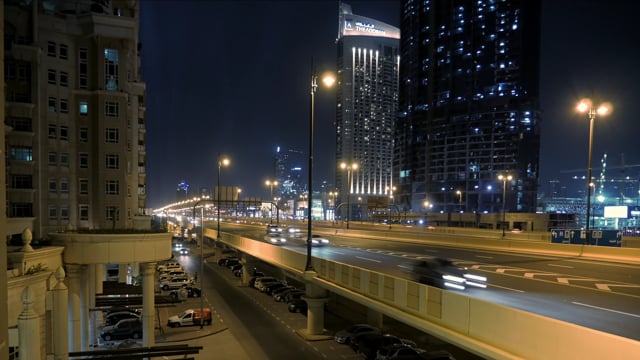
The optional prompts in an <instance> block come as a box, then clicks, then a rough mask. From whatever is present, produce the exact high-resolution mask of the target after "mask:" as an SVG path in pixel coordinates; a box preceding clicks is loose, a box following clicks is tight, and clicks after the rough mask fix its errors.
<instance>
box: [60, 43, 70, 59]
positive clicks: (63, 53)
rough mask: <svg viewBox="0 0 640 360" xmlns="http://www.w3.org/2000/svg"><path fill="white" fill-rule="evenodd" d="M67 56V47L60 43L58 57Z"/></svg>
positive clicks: (65, 57) (66, 57)
mask: <svg viewBox="0 0 640 360" xmlns="http://www.w3.org/2000/svg"><path fill="white" fill-rule="evenodd" d="M68 58H69V47H68V46H67V45H65V44H60V59H62V60H67V59H68Z"/></svg>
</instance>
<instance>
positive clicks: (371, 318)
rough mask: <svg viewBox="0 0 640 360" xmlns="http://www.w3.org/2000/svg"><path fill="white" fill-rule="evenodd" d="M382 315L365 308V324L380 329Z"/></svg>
mask: <svg viewBox="0 0 640 360" xmlns="http://www.w3.org/2000/svg"><path fill="white" fill-rule="evenodd" d="M382 319H383V315H382V313H381V312H379V311H375V310H373V309H370V308H367V324H369V325H372V326H375V327H377V328H380V329H382Z"/></svg>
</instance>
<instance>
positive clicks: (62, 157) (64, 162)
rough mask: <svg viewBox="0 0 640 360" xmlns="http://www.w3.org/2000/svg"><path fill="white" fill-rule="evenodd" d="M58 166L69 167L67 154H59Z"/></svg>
mask: <svg viewBox="0 0 640 360" xmlns="http://www.w3.org/2000/svg"><path fill="white" fill-rule="evenodd" d="M60 166H62V167H69V153H65V152H63V153H60Z"/></svg>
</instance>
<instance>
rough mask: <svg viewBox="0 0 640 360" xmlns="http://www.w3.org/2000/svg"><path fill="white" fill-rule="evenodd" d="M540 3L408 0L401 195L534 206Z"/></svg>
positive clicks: (443, 202) (437, 202)
mask: <svg viewBox="0 0 640 360" xmlns="http://www.w3.org/2000/svg"><path fill="white" fill-rule="evenodd" d="M540 11H541V9H540V2H539V1H529V0H479V1H476V0H473V1H471V0H451V1H449V0H447V1H438V0H404V1H403V7H402V18H401V32H402V37H401V45H400V47H401V57H400V58H401V66H400V71H401V75H400V84H401V85H400V99H399V100H400V105H399V118H398V121H397V123H396V128H395V137H394V139H395V151H394V178H395V180H394V181H395V185H396V187H397V190H396V197H395V199H396V203H397V204H401V206H402V207H403V208H405V209H413V210H414V211H420V210H421V209H424V208H425V207H426V206H428V207H429V211H437V212H445V213H451V212H458V211H464V212H478V213H486V212H499V211H503V210H506V211H510V212H535V210H536V193H537V182H538V161H539V148H540V135H539V121H540V108H539V84H538V82H539V52H540V35H539V34H540ZM500 175H503V176H505V178H506V176H508V175H511V176H512V180H510V181H507V180H505V181H502V180H500V179H499V176H500Z"/></svg>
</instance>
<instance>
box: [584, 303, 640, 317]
mask: <svg viewBox="0 0 640 360" xmlns="http://www.w3.org/2000/svg"><path fill="white" fill-rule="evenodd" d="M571 303H572V304H576V305H580V306H584V307H588V308H592V309H598V310H603V311H609V312H613V313H616V314H621V315H627V316H632V317H636V318H640V315H638V314H631V313H627V312H624V311H618V310H613V309H607V308H603V307H600V306H595V305H589V304H583V303H579V302H575V301H572V302H571Z"/></svg>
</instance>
